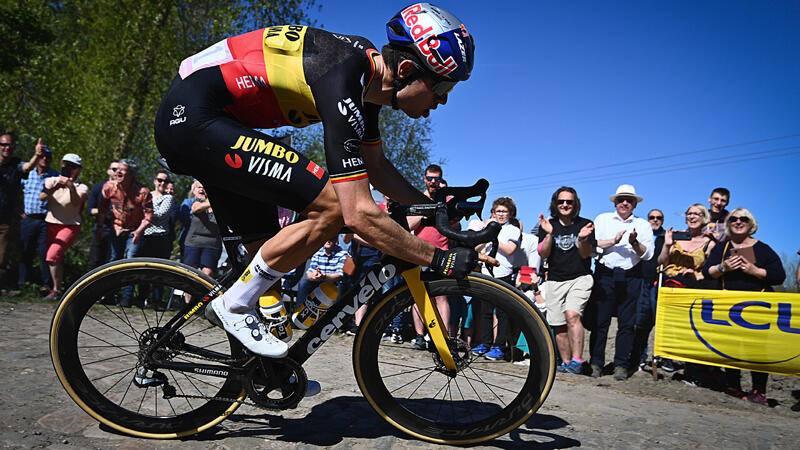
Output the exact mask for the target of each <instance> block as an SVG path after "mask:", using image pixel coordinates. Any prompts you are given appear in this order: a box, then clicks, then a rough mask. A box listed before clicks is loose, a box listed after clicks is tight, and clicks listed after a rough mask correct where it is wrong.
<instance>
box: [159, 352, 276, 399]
mask: <svg viewBox="0 0 800 450" xmlns="http://www.w3.org/2000/svg"><path fill="white" fill-rule="evenodd" d="M170 350H171V351H173V352H174V353H175V355H182V356H189V357H192V358H195V359H200V360H203V361H211V362H218V363H223V364H238V363H245V362H247V360H249V359H250V358H251V357H244V358H238V359H230V358H211V357H208V356H200V355H198V354H196V353H190V352H185V351H181V350H176V349H170ZM165 398H166V397H165ZM173 398H194V399H200V400H211V401H220V402H229V403H241V404H242V405H248V406H256V407H259V408H263V409H268V408H264V407H263V406H262V405H259V404H257V403H255V402H252V401H248V400H247V399H246V398H245V399H241V400H240V399H238V398H232V397H216V396H206V395H189V394H177V393H176V394H175V395H172V396H170V397H169V399H173ZM169 399H167V400H169Z"/></svg>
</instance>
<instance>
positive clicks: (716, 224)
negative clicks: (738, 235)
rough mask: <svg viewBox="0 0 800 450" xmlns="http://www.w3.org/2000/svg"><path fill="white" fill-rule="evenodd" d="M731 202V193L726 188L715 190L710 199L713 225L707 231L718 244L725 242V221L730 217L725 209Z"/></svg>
mask: <svg viewBox="0 0 800 450" xmlns="http://www.w3.org/2000/svg"><path fill="white" fill-rule="evenodd" d="M730 200H731V192H730V191H729V190H727V189H726V188H724V187H718V188H715V189H714V190H713V191H711V196H709V197H708V204H709V207H708V210H709V212H710V213H711V223H709V224H708V228H707V231H708V232H710V233H711V234H712V235H713V237H714V240H716V241H717V242H722V241H724V240H725V219H726V218H727V217H728V210H727V209H725V207H726V206H728V203H729V202H730Z"/></svg>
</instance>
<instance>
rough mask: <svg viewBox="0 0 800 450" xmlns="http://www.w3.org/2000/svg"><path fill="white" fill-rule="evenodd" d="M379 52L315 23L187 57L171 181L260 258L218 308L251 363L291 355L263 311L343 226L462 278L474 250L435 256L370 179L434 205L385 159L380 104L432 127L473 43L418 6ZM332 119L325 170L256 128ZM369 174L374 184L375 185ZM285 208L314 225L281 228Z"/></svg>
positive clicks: (450, 22)
mask: <svg viewBox="0 0 800 450" xmlns="http://www.w3.org/2000/svg"><path fill="white" fill-rule="evenodd" d="M386 30H387V35H388V40H389V43H388V44H387V45H386V46H384V47H383V48H382V50H381V51H378V50H376V48H375V46H374V45H373V44H372V43H371V42H369V41H368V40H367V39H365V38H363V37H360V36H354V35H344V34H336V33H331V32H328V31H324V30H320V29H315V28H311V27H307V26H297V25H283V26H271V27H267V28H264V29H260V30H256V31H252V32H249V33H245V34H242V35H239V36H233V37H230V38H227V39H224V40H222V41H220V42H218V43H216V44H214V45H212V46H211V47H209V48H207V49H205V50H203V51H201V52H200V53H197V54H195V55H194V56H191V57H189V58H187V59H185V60H184V61H183V62H182V63H181V65H180V69H179V75H178V76H177V77H176V78H175V79H174V81H173V82H172V85H171V86H170V88H169V90H168V91H167V93H166V95H165V97H164V99H163V101H162V103H161V106H160V108H159V111H158V113H157V116H156V121H155V137H156V143H157V145H158V149H159V151H160V153H161V154H162V156H163V157H164V159H165V160H166V161H167V163H168V165H169V166H170V167H171V168H172V169H173V171H175V172H177V173H182V174H191V175H193V176H194V177H196V178H197V179H198V180H200V181H201V182H202V183H203V185H204V186H205V187H206V190H207V192H208V195H209V197H210V199H211V201H212V202H213V204H214V210H215V214H217V215H218V216H220V217H222V218H223V219H224V223H227V224H229V226H230V227H231V228H233V230H229V231H232V232H233V233H236V234H238V235H241V236H242V237H243V244H244V245H245V248H246V249H247V251H248V254H250V255H253V257H252V261H251V262H250V265H249V266H248V268H247V269H246V270H245V271H244V273H243V274H242V275H241V277H240V278H239V279H238V280H237V281H236V282H235V283H234V284H233V286H232V287H231V288H230V289H228V290H227V291H226V292H225V293H224V294H223V295H222V296H220V297H218V298H216V299H214V300H213V301H211V302H210V304H209V307H210V308H207V310H209V309H210V311H212V312H213V314H211V315H212V317H213V316H216V319H217V320H218V322H219V323H220V324H221V325H222V326H223V328H224V329H225V330H226V331H227V332H228V333H230V334H231V335H233V336H234V337H235V338H236V339H238V340H239V341H241V343H242V344H243V345H244V346H245V347H246V348H248V349H249V350H250V351H252V352H253V353H256V354H258V355H262V356H266V357H275V358H280V357H284V356H286V354H287V351H288V345H287V344H286V343H285V342H283V341H281V340H279V339H277V338H276V337H274V336H273V335H272V334H270V333H269V332H268V331H267V329H266V326H265V324H264V323H263V322H262V320H261V318H260V317H259V315H258V314H257V313H256V307H257V305H258V297H259V295H261V294H262V293H263V292H265V291H266V290H267V289H269V288H270V287H271V286H272V285H273V284H274V283H276V282H277V281H278V280H279V279H280V278H281V276H282V275H283V274H284V273H285V272H288V271H289V270H291V269H292V268H294V267H296V266H298V265H299V264H301V263H303V262H304V261H306V260H307V259H308V258H309V257H310V256H311V255H312V254H313V253H314V252H315V251H316V250H317V249H319V248H320V246H321V245H322V244H323V243H324V242H325V241H326V240H327V239H329V238H331V237H333V236H335V235H336V233H337V232H338V231H339V230H340V229H341V228H342V226H343V225H347V226H348V227H349V228H350V229H352V230H353V231H355V232H356V233H358V234H359V235H360V236H361V237H363V238H364V239H365V240H367V241H369V242H370V243H371V244H372V245H374V246H375V247H376V248H378V249H379V250H381V251H382V252H385V253H388V254H390V255H393V256H395V257H398V258H401V259H403V260H406V261H409V262H411V263H414V264H420V265H423V266H428V267H430V268H431V269H432V270H434V271H435V272H437V273H439V274H440V275H443V276H445V277H454V278H462V277H464V276H465V275H466V274H467V273H468V272H469V271H470V270H471V269H472V268H473V267H474V265H475V264H476V262H477V254H476V252H475V251H474V249H467V248H452V249H450V250H446V251H443V250H440V249H436V248H435V247H434V246H433V245H431V244H429V243H427V242H425V241H423V240H421V239H419V238H416V237H414V236H413V235H411V234H409V233H408V232H407V231H406V230H404V229H403V228H402V227H401V226H400V225H398V224H397V223H396V222H394V221H393V220H392V219H391V218H390V217H389V216H388V215H387V214H386V213H385V212H383V211H382V210H381V209H380V208H379V207H378V206H377V205H376V204H375V202H374V201H373V199H372V196H371V194H370V183H372V184H373V185H374V186H375V187H376V188H377V189H378V190H379V191H381V192H383V193H384V194H386V195H388V196H390V197H391V198H392V199H394V200H395V201H398V202H400V203H405V204H413V203H429V202H431V200H430V199H429V198H427V197H425V196H424V195H423V194H422V193H421V192H419V191H417V190H416V189H414V188H413V187H412V185H411V184H410V183H409V182H408V181H406V180H405V179H404V178H403V176H402V175H401V174H400V172H399V171H398V170H397V169H396V168H395V167H394V166H393V165H392V163H391V162H390V161H388V160H387V158H386V157H385V155H384V152H383V147H382V144H381V139H380V135H379V132H378V114H379V111H380V108H381V106H383V105H386V106H391V107H393V108H394V109H400V110H402V111H403V112H405V113H406V114H407V115H408V116H410V117H412V118H419V117H428V115H429V113H430V110H431V109H436V108H437V107H438V106H439V105H444V104H445V103H447V98H448V95H449V93H450V91H451V90H452V89H453V87H454V86H455V84H456V83H458V82H459V81H465V80H467V79H468V78H469V76H470V72H471V71H472V67H473V64H474V43H473V39H472V36H471V35H470V34H469V33H468V32H467V29H466V27H465V26H464V25H463V24H462V23H461V21H460V20H458V19H457V18H456V17H455V16H454V15H453V14H451V13H450V12H448V11H446V10H444V9H442V8H439V7H437V6H434V5H431V4H429V3H417V4H413V5H410V6H408V7H407V8H404V9H403V10H402V11H400V12H398V13H397V14H396V15H395V16H394V17H392V19H391V20H390V21H389V22H388V23H387V25H386ZM317 122H322V123H323V127H324V134H325V154H326V162H327V168H328V171H327V172H326V171H325V170H323V169H322V168H321V167H320V166H318V165H317V164H316V163H314V162H313V161H310V160H309V159H307V158H306V157H304V156H303V155H302V154H301V153H300V152H299V151H298V150H297V149H294V148H292V147H290V146H288V145H286V144H285V143H283V142H282V141H280V140H278V139H276V138H274V137H272V136H269V135H267V134H264V133H261V132H259V131H257V130H255V129H254V128H259V129H263V128H276V127H279V126H294V127H304V126H308V125H311V124H314V123H317ZM368 174H369V175H368ZM276 205H280V206H283V207H286V208H290V209H293V210H295V211H298V212H300V213H301V214H302V215H303V216H304V217H305V218H306V220H303V221H301V222H298V223H295V224H292V225H290V226H287V227H285V228H283V229H280V228H279V226H278V221H277V210H276Z"/></svg>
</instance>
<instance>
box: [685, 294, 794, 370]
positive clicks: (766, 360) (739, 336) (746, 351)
mask: <svg viewBox="0 0 800 450" xmlns="http://www.w3.org/2000/svg"><path fill="white" fill-rule="evenodd" d="M723 292H724V291H723ZM729 292H732V291H729ZM739 294H743V293H739ZM754 294H755V295H765V294H761V293H754ZM766 295H772V296H776V295H779V294H766ZM751 298H754V297H752V296H751ZM755 298H757V297H755ZM772 298H773V297H769V299H772ZM783 300H784V301H782V299H781V298H780V297H779V298H777V299H775V300H773V301H762V300H755V299H749V298H747V299H746V298H742V296H741V295H740V296H739V298H715V299H708V298H695V299H694V301H693V302H692V303H691V306H690V308H689V320H690V323H691V327H692V331H693V332H694V335H695V336H696V337H697V339H698V340H699V341H700V342H701V343H702V345H704V346H705V347H706V348H707V349H708V350H710V351H712V352H714V353H716V354H717V355H719V356H721V357H722V358H724V359H726V360H728V361H730V362H731V363H734V362H736V363H745V364H755V365H768V364H782V363H789V362H793V363H796V362H797V361H796V360H797V358H800V345H798V343H799V342H800V308H798V305H797V303H796V302H795V303H794V306H795V308H792V306H793V304H792V303H791V302H789V301H786V300H785V299H783ZM792 365H794V364H792Z"/></svg>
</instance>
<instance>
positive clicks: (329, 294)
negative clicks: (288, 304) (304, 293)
mask: <svg viewBox="0 0 800 450" xmlns="http://www.w3.org/2000/svg"><path fill="white" fill-rule="evenodd" d="M338 297H339V289H338V288H337V287H336V285H335V284H333V283H322V284H320V285H319V286H318V287H317V288H316V289H314V291H313V292H311V293H310V294H308V298H307V299H306V301H305V302H304V303H303V304H302V305H300V307H299V308H297V312H295V313H294V314H292V323H294V326H296V327H297V328H299V329H301V330H305V329H307V328H308V327H310V326H311V325H314V322H316V321H317V319H319V318H320V317H321V316H322V315H323V314H325V311H327V310H328V308H330V306H331V305H333V304H334V303H335V302H336V299H337V298H338Z"/></svg>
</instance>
